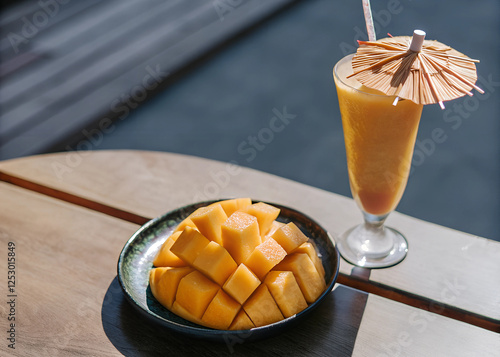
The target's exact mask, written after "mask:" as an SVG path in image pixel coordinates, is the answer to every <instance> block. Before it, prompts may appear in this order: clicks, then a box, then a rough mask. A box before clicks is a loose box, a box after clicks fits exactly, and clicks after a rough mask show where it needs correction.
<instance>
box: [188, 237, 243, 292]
mask: <svg viewBox="0 0 500 357" xmlns="http://www.w3.org/2000/svg"><path fill="white" fill-rule="evenodd" d="M193 266H194V267H195V268H196V269H198V270H199V271H201V272H202V273H203V274H205V275H206V276H208V277H209V278H210V279H212V280H213V281H215V282H216V283H217V284H219V285H223V284H224V282H225V281H226V280H227V278H228V277H229V275H231V274H232V273H233V272H234V271H235V270H236V268H237V267H238V265H237V264H236V262H235V261H234V259H233V258H231V255H230V254H229V253H228V252H227V250H226V249H224V247H222V246H220V245H219V244H217V243H216V242H210V243H208V244H207V245H206V246H205V248H203V250H202V251H201V252H200V254H199V255H198V257H197V258H196V259H195V260H194V262H193Z"/></svg>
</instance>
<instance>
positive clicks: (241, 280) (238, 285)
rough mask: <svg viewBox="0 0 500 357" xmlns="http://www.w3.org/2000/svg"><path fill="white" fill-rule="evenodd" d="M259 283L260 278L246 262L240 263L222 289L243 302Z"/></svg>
mask: <svg viewBox="0 0 500 357" xmlns="http://www.w3.org/2000/svg"><path fill="white" fill-rule="evenodd" d="M259 285H260V280H259V278H257V276H255V274H254V273H253V272H252V271H251V270H250V269H248V267H247V266H246V265H245V264H240V265H239V266H238V268H237V269H236V270H235V271H234V273H233V274H232V275H231V276H230V277H229V278H228V279H227V281H226V283H225V284H224V286H223V287H222V289H224V291H225V292H226V293H228V294H229V295H231V296H232V297H233V298H234V299H235V300H236V301H238V302H239V303H240V304H243V303H244V302H245V301H246V300H247V299H248V297H249V296H250V295H251V294H252V293H253V292H254V290H255V289H257V287H258V286H259Z"/></svg>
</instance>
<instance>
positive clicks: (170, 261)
mask: <svg viewBox="0 0 500 357" xmlns="http://www.w3.org/2000/svg"><path fill="white" fill-rule="evenodd" d="M181 233H182V232H174V233H173V234H172V235H171V236H170V237H168V238H167V240H166V241H165V243H163V244H162V246H161V248H160V251H159V252H158V254H157V255H156V257H155V259H154V260H153V265H154V266H155V267H183V266H186V263H185V262H184V261H183V260H182V259H180V258H179V257H178V256H177V255H175V254H174V253H172V252H171V251H170V248H171V247H172V245H174V243H175V242H176V241H177V238H179V236H180V235H181Z"/></svg>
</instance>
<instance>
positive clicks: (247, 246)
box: [221, 211, 261, 264]
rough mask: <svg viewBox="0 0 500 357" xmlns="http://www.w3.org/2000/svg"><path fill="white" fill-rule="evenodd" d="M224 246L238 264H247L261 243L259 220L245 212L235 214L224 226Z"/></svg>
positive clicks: (222, 230)
mask: <svg viewBox="0 0 500 357" xmlns="http://www.w3.org/2000/svg"><path fill="white" fill-rule="evenodd" d="M221 232H222V246H223V247H224V248H226V249H227V251H228V252H229V253H230V254H231V256H232V257H233V259H234V260H235V261H236V263H237V264H240V263H243V262H245V261H246V260H247V259H248V257H249V256H250V254H251V253H252V252H253V250H254V249H255V247H257V246H258V245H259V244H260V243H261V238H260V235H259V224H258V222H257V218H255V217H254V216H251V215H249V214H248V213H244V212H240V211H238V212H234V213H233V214H232V215H231V216H230V217H229V218H228V219H227V220H226V221H225V222H224V224H223V225H222V227H221Z"/></svg>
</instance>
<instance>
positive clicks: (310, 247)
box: [293, 242, 325, 277]
mask: <svg viewBox="0 0 500 357" xmlns="http://www.w3.org/2000/svg"><path fill="white" fill-rule="evenodd" d="M293 252H294V253H305V254H307V255H308V256H309V258H310V259H311V260H312V262H313V264H314V266H315V268H316V270H317V271H318V273H319V276H322V277H324V276H325V268H324V267H323V263H322V262H321V258H320V257H319V256H318V253H317V252H316V248H315V247H314V244H313V243H310V242H306V243H302V244H301V245H300V246H299V247H298V248H297V249H295V250H294V251H293Z"/></svg>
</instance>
